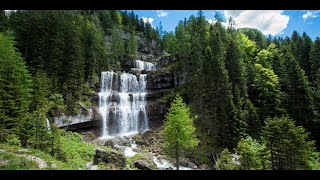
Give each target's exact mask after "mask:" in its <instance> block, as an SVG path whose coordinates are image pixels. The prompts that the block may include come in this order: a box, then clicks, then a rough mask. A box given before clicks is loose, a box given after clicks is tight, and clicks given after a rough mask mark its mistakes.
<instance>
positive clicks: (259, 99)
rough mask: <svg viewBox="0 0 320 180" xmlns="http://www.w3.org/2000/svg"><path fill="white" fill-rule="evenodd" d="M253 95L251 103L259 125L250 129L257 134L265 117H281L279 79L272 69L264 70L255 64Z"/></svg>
mask: <svg viewBox="0 0 320 180" xmlns="http://www.w3.org/2000/svg"><path fill="white" fill-rule="evenodd" d="M255 68H256V69H255V72H256V74H255V79H254V87H255V88H254V90H255V92H254V94H252V102H253V103H254V105H255V107H257V113H258V115H259V119H260V123H259V124H257V126H255V127H251V128H252V129H251V130H252V131H255V133H254V134H257V133H258V132H259V131H260V129H261V127H262V126H263V124H264V123H263V122H264V120H265V119H266V118H267V117H274V116H277V115H281V114H282V112H283V109H281V98H282V93H281V91H280V86H279V78H278V76H277V75H275V74H274V72H273V70H272V69H267V68H264V67H263V66H262V65H261V64H255Z"/></svg>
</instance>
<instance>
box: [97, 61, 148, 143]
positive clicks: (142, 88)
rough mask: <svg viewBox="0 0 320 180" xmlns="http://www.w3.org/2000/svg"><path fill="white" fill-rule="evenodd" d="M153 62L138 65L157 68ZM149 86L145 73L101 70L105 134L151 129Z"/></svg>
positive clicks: (101, 110) (101, 97)
mask: <svg viewBox="0 0 320 180" xmlns="http://www.w3.org/2000/svg"><path fill="white" fill-rule="evenodd" d="M143 63H144V65H143V66H142V65H141V64H143ZM150 64H152V63H147V62H143V61H142V63H141V62H139V65H138V63H137V64H136V67H137V68H148V69H149V70H152V69H154V64H152V65H150ZM142 70H146V69H142ZM146 86H147V75H146V74H139V75H138V76H136V75H133V74H130V73H125V72H113V71H107V72H102V73H101V87H100V93H99V109H100V112H101V114H102V118H103V125H102V137H109V136H114V135H120V136H123V135H126V134H131V133H132V134H133V133H138V132H141V131H144V130H147V129H148V128H149V125H148V116H147V112H146V95H147V91H146Z"/></svg>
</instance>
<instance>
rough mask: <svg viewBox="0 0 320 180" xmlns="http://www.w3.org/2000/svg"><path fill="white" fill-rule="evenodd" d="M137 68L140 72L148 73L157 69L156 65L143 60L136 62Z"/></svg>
mask: <svg viewBox="0 0 320 180" xmlns="http://www.w3.org/2000/svg"><path fill="white" fill-rule="evenodd" d="M135 66H136V68H137V69H139V70H147V71H150V70H154V69H155V68H156V66H155V64H153V63H150V62H145V61H141V60H136V62H135Z"/></svg>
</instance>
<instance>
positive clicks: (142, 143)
mask: <svg viewBox="0 0 320 180" xmlns="http://www.w3.org/2000/svg"><path fill="white" fill-rule="evenodd" d="M135 143H136V144H137V145H141V146H142V145H143V146H147V145H148V143H147V142H146V141H142V140H136V141H135Z"/></svg>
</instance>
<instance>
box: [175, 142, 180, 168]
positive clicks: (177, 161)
mask: <svg viewBox="0 0 320 180" xmlns="http://www.w3.org/2000/svg"><path fill="white" fill-rule="evenodd" d="M176 167H177V170H179V146H178V142H176Z"/></svg>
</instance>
